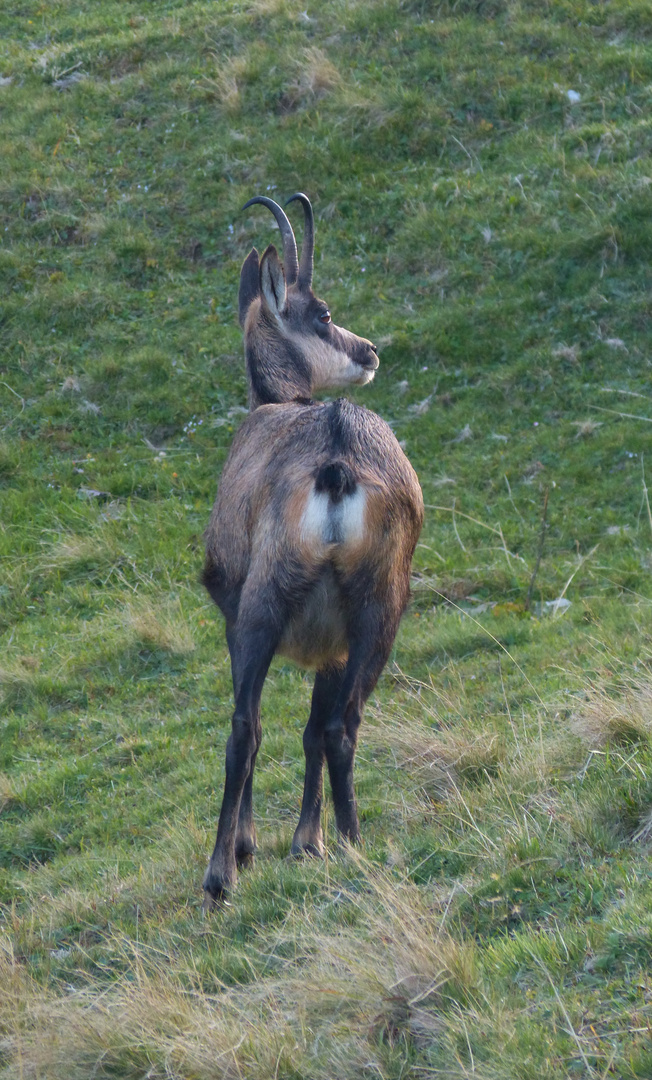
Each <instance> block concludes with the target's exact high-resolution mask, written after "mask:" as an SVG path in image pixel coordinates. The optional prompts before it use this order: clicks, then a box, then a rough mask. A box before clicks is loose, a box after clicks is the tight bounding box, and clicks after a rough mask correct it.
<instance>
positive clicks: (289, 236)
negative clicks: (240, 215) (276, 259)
mask: <svg viewBox="0 0 652 1080" xmlns="http://www.w3.org/2000/svg"><path fill="white" fill-rule="evenodd" d="M254 203H260V204H261V206H266V207H267V209H268V210H271V211H272V213H273V215H274V217H275V218H276V224H277V225H278V227H279V229H280V230H281V236H282V237H283V269H284V270H285V280H286V281H287V283H288V285H293V284H294V282H295V281H296V280H297V276H298V273H299V260H298V256H297V242H296V240H295V239H294V233H293V232H292V226H291V225H290V222H289V220H288V216H287V214H286V213H285V210H283V208H282V207H280V206H279V205H278V203H276V202H274V200H273V199H268V198H267V196H266V195H255V196H254V198H253V199H250V200H249V202H248V203H245V204H244V206H243V207H242V209H243V210H246V209H247V207H249V206H253V205H254Z"/></svg>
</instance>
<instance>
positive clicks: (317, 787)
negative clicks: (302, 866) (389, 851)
mask: <svg viewBox="0 0 652 1080" xmlns="http://www.w3.org/2000/svg"><path fill="white" fill-rule="evenodd" d="M343 678H344V668H328V669H326V670H324V671H318V672H317V674H316V676H315V685H314V687H313V691H312V704H311V707H310V717H309V719H308V723H307V725H306V730H305V731H304V733H303V749H304V752H305V755H306V777H305V781H304V786H303V802H302V803H301V817H300V818H299V824H298V825H297V828H296V832H295V834H294V838H293V840H292V854H293V855H303V854H307V855H318V856H320V857H321V856H322V855H323V854H324V838H323V834H322V829H321V801H322V785H323V770H324V759H325V755H326V751H325V747H324V727H325V726H326V723H327V721H328V719H329V717H330V715H331V713H332V711H333V707H334V705H335V701H336V700H337V695H338V693H339V691H340V688H341V686H342V679H343Z"/></svg>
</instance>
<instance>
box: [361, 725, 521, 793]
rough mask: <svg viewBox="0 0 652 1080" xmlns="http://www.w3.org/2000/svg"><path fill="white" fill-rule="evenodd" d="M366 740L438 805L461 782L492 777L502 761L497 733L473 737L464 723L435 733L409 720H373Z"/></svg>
mask: <svg viewBox="0 0 652 1080" xmlns="http://www.w3.org/2000/svg"><path fill="white" fill-rule="evenodd" d="M365 737H366V738H367V740H368V741H370V742H371V743H372V745H373V744H375V745H376V746H384V747H386V748H388V749H389V750H390V751H391V752H392V754H393V755H394V761H395V764H396V767H397V768H398V769H401V770H403V771H406V772H407V773H409V775H410V776H411V777H412V778H413V779H414V781H415V782H416V784H417V786H418V787H420V788H422V789H423V790H424V791H425V793H426V794H427V795H428V797H429V798H431V799H434V800H435V801H437V802H439V801H441V800H442V799H445V798H447V797H448V796H449V795H451V794H452V793H453V792H455V791H457V789H458V786H459V784H460V782H462V781H469V780H471V781H475V780H478V779H481V778H483V777H484V776H487V775H493V774H495V773H496V772H497V770H498V769H499V767H500V764H501V761H502V759H503V756H504V747H503V744H502V740H501V738H500V737H499V735H498V734H497V733H496V732H492V731H475V730H473V729H472V728H471V727H470V726H469V725H468V724H465V723H464V722H463V721H459V722H457V723H456V724H455V727H454V728H452V727H448V726H446V727H440V728H438V729H434V728H432V727H428V726H426V725H425V724H424V723H423V722H420V721H419V720H417V719H413V718H408V717H404V718H400V719H399V718H393V717H392V718H385V717H378V718H377V719H376V720H375V722H374V724H373V725H370V726H369V728H368V729H367V731H366V736H365Z"/></svg>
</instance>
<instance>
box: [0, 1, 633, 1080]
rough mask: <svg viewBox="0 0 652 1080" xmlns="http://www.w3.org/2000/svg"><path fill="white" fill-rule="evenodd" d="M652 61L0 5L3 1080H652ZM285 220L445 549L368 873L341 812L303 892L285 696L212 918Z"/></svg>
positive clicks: (472, 32) (385, 682)
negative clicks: (291, 857) (309, 203)
mask: <svg viewBox="0 0 652 1080" xmlns="http://www.w3.org/2000/svg"><path fill="white" fill-rule="evenodd" d="M651 35H652V18H651V13H650V6H649V3H647V0H595V2H589V0H555V2H549V3H540V2H534V0H521V2H520V3H519V2H518V0H484V2H483V0H455V2H453V0H450V2H446V0H442V2H436V0H404V2H402V3H401V2H399V0H378V2H367V3H362V2H359V0H358V2H356V0H322V2H321V3H320V4H312V5H311V4H309V5H308V7H307V8H306V7H305V5H304V0H301V2H298V0H245V2H244V3H239V2H236V3H228V4H227V3H225V2H223V0H217V2H214V3H208V2H206V0H197V2H190V3H181V2H180V0H161V2H159V3H157V4H142V3H141V4H138V3H132V2H129V0H120V2H118V0H94V2H91V0H76V2H75V3H74V4H73V3H69V2H67V0H42V2H41V3H39V2H38V0H8V2H7V3H5V4H4V5H3V6H2V10H1V11H0V111H1V117H2V119H1V122H0V123H1V126H0V138H1V146H0V160H1V161H2V169H1V170H0V191H1V198H0V244H1V247H0V270H1V274H2V302H1V307H0V349H1V353H0V554H1V556H2V577H1V579H0V756H1V760H0V770H1V772H0V920H1V933H2V939H1V941H2V948H1V950H0V963H1V964H2V969H3V970H2V976H1V978H0V1076H1V1077H4V1078H7V1080H14V1078H16V1077H19V1076H20V1077H21V1078H22V1077H24V1078H39V1080H63V1078H65V1080H87V1078H90V1077H96V1078H102V1077H105V1078H108V1077H115V1078H119V1080H128V1078H133V1080H137V1078H138V1080H141V1078H143V1080H144V1078H145V1077H148V1078H160V1080H163V1078H168V1080H169V1078H174V1080H209V1078H214V1077H229V1078H231V1077H233V1078H235V1077H245V1076H246V1077H247V1078H250V1077H251V1078H261V1080H262V1078H270V1080H271V1078H272V1077H274V1078H276V1077H287V1078H295V1077H296V1078H297V1080H298V1078H306V1080H307V1078H310V1080H314V1078H319V1077H323V1078H325V1080H326V1078H332V1077H334V1076H337V1077H342V1078H347V1077H351V1078H354V1077H363V1076H365V1077H367V1076H380V1077H383V1078H386V1080H389V1078H399V1077H401V1078H406V1077H427V1076H443V1077H448V1078H451V1080H452V1078H462V1077H479V1078H482V1080H506V1078H509V1080H511V1078H515V1080H516V1078H518V1080H521V1078H522V1080H535V1078H536V1080H539V1078H542V1077H545V1078H560V1080H561V1078H563V1077H564V1078H565V1077H568V1076H573V1077H574V1076H577V1077H600V1078H607V1077H610V1076H618V1077H628V1078H629V1077H650V1076H652V1049H651V1048H650V1042H649V1025H650V1011H651V1008H652V954H651V950H652V875H651V873H650V850H651V845H652V785H651V782H650V780H649V779H648V775H649V769H650V765H651V764H652V669H651V667H650V664H651V662H652V652H651V647H650V643H651V640H652V638H651V635H652V606H651V601H652V584H651V578H650V571H651V570H652V513H651V511H650V499H649V496H648V484H651V485H652V442H651V439H650V436H651V435H652V428H651V427H650V425H651V423H652V390H651V389H650V381H651V380H650V376H651V374H652V365H651V358H652V352H651V348H650V331H649V326H650V316H651V314H652V303H651V301H650V296H651V292H650V287H651V285H652V280H651V278H652V274H651V272H650V260H651V257H652V166H651V165H650V152H651V151H652V121H651V120H650V106H651V104H652V49H651V41H650V37H651ZM297 189H303V190H305V191H307V192H308V193H309V195H310V196H311V198H312V199H313V202H314V207H315V212H316V218H317V258H316V270H315V283H316V288H317V291H318V292H319V293H320V294H321V295H322V296H323V297H324V298H325V299H327V300H328V303H329V305H330V307H331V310H332V312H333V316H334V319H335V321H336V322H339V323H341V324H342V325H345V326H348V327H350V328H351V329H352V330H354V331H356V332H358V333H360V334H364V335H365V336H368V337H370V338H372V339H373V340H374V341H376V342H378V343H379V345H380V347H381V348H380V355H381V367H380V370H379V372H378V375H377V377H376V380H375V382H374V384H373V385H372V386H370V387H368V388H365V389H363V390H360V391H359V392H358V393H357V394H356V398H357V400H359V401H361V402H364V403H365V404H367V405H369V406H371V407H372V408H374V409H376V410H378V411H379V412H380V413H381V414H382V415H383V416H384V417H385V418H386V419H387V420H389V422H390V423H391V424H392V426H393V427H394V429H395V431H396V433H397V435H398V437H399V438H400V439H401V440H404V442H405V446H406V449H407V453H408V454H409V456H410V458H411V460H412V462H413V464H414V465H415V467H416V469H417V471H418V472H419V475H420V478H421V482H422V486H423V489H424V495H425V500H426V503H427V505H428V513H427V521H426V526H425V530H424V534H423V537H422V541H423V542H422V544H421V545H420V546H419V548H418V549H417V555H416V559H415V568H414V578H415V580H414V602H413V605H412V607H411V609H410V611H409V612H408V613H407V615H406V617H405V619H404V622H403V626H402V630H401V634H400V636H399V640H398V642H397V645H396V648H395V652H394V655H393V657H392V661H391V664H390V665H389V667H388V670H387V671H386V673H385V674H384V675H383V677H382V679H381V682H380V684H379V687H378V689H377V692H376V694H375V696H374V698H373V699H372V702H371V703H370V706H369V708H368V715H367V719H366V722H365V725H364V727H363V732H362V739H361V746H360V752H359V759H358V764H357V788H358V798H359V804H360V813H361V823H362V830H363V835H364V848H363V850H362V852H361V853H343V852H342V851H340V850H338V848H337V845H336V844H335V840H334V836H333V830H332V814H329V812H328V808H327V822H326V824H327V826H328V832H329V835H330V841H331V845H330V847H329V852H328V858H327V859H326V860H325V861H324V862H323V863H315V862H312V861H309V862H305V863H296V862H289V861H287V859H286V856H287V854H288V851H289V843H290V838H291V835H292V830H293V828H294V825H295V822H296V817H297V814H298V807H299V802H300V797H301V788H302V775H303V755H302V750H301V733H302V729H303V725H304V724H305V720H306V717H307V712H308V704H309V699H310V689H311V687H310V679H309V677H308V676H306V675H305V674H304V673H302V672H301V671H298V670H297V669H295V668H294V667H292V666H291V665H290V664H285V663H283V662H281V661H275V663H274V665H273V668H272V670H271V673H270V677H269V678H268V681H267V684H266V689H265V695H264V699H263V711H264V741H263V747H262V750H261V753H260V755H259V759H258V760H259V767H258V771H257V780H256V788H255V801H254V806H255V812H256V816H257V820H258V826H259V843H260V852H259V856H258V859H257V863H256V866H255V868H254V869H253V870H251V871H250V872H248V873H247V874H246V875H243V876H242V878H241V881H240V886H239V888H238V891H237V894H236V895H235V896H234V898H233V903H232V906H230V907H228V908H226V909H225V910H224V912H223V913H221V914H220V915H218V916H216V917H214V918H211V919H209V920H205V921H202V920H201V917H200V904H201V879H202V875H203V869H204V866H205V863H206V858H207V855H208V853H209V851H210V848H211V846H212V842H213V838H214V828H215V823H216V818H217V812H218V809H219V803H220V798H221V787H222V781H223V758H224V746H225V742H226V738H227V734H228V728H229V719H230V711H231V698H230V693H231V690H230V680H229V668H228V657H227V652H226V646H225V643H224V635H223V626H222V623H221V619H220V617H219V614H218V613H217V611H216V610H215V609H213V608H212V607H211V605H210V604H209V602H208V599H207V597H206V595H205V594H204V592H203V591H202V589H201V588H200V586H199V585H198V575H199V572H200V568H201V563H202V542H201V534H202V531H203V528H204V526H205V523H206V521H207V518H208V513H209V510H210V506H211V503H212V499H213V497H214V492H215V488H216V483H217V478H218V476H219V471H220V467H221V465H222V463H223V461H224V458H225V455H226V452H227V449H228V446H229V444H230V440H231V437H232V433H233V431H234V430H235V429H236V428H237V426H238V423H239V422H240V419H241V415H242V413H243V409H244V406H245V404H246V384H245V378H244V371H243V362H242V345H241V335H240V331H239V329H238V326H237V320H236V315H235V312H236V297H237V283H238V275H239V268H240V264H241V262H242V259H243V258H244V256H245V255H246V253H247V252H248V250H249V248H250V247H251V245H252V244H254V243H255V244H256V245H257V246H258V248H259V249H262V247H264V246H265V245H266V244H267V243H268V242H270V241H272V240H274V237H275V228H274V223H273V221H272V218H271V215H269V214H268V213H266V212H264V211H263V210H262V209H260V208H259V209H258V210H253V211H249V212H247V213H246V214H244V215H243V214H242V213H241V212H240V207H241V206H242V205H243V203H244V202H245V201H246V200H247V199H248V198H249V197H251V196H252V195H254V194H261V193H269V194H272V195H273V196H274V197H276V198H278V199H279V200H281V199H283V198H284V197H285V196H286V195H289V194H291V193H292V192H294V191H296V190H297ZM292 213H293V216H294V213H295V211H294V209H293V210H292ZM298 218H299V220H300V213H299V214H298ZM298 232H299V233H300V229H299V228H298ZM648 447H649V448H650V450H649V452H648ZM544 505H545V512H544ZM555 600H560V603H559V604H557V605H555V604H553V603H551V602H552V601H555Z"/></svg>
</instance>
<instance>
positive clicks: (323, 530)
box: [301, 487, 367, 544]
mask: <svg viewBox="0 0 652 1080" xmlns="http://www.w3.org/2000/svg"><path fill="white" fill-rule="evenodd" d="M366 501H367V496H366V492H365V491H364V488H361V487H358V488H357V489H356V490H355V491H354V492H353V494H352V495H344V496H343V498H342V499H340V501H339V502H337V503H334V502H332V501H331V499H330V496H329V495H328V492H326V491H319V492H318V491H315V489H314V488H313V489H312V490H311V492H310V495H309V496H308V501H307V502H306V506H305V510H304V511H303V515H302V517H301V538H302V540H304V541H310V540H312V541H315V540H316V541H317V542H318V543H320V544H354V543H358V542H359V541H360V540H362V538H363V536H364V510H365V504H366Z"/></svg>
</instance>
